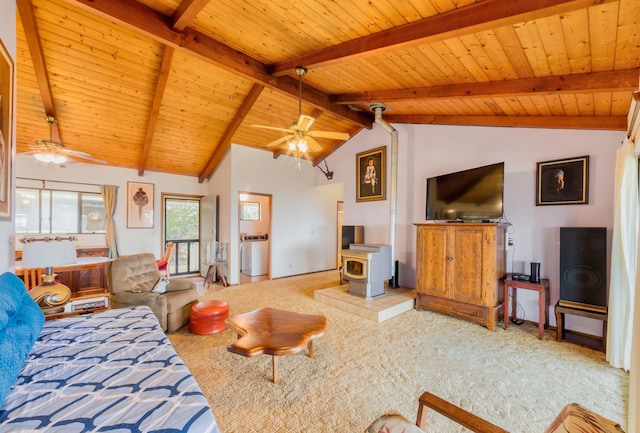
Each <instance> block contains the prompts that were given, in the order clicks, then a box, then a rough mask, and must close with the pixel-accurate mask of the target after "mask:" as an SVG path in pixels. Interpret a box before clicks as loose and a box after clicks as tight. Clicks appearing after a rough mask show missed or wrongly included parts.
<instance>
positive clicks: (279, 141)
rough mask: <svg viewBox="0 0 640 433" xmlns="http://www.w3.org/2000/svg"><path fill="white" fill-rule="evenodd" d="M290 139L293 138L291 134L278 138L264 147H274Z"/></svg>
mask: <svg viewBox="0 0 640 433" xmlns="http://www.w3.org/2000/svg"><path fill="white" fill-rule="evenodd" d="M292 137H294V135H292V134H289V135H285V136H284V137H280V138H278V139H277V140H274V141H272V142H271V143H269V144H267V145H266V147H275V146H277V145H278V144H280V143H284V142H285V141H287V140H290V139H291V138H292Z"/></svg>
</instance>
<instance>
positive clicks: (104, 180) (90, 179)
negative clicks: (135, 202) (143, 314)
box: [16, 155, 207, 257]
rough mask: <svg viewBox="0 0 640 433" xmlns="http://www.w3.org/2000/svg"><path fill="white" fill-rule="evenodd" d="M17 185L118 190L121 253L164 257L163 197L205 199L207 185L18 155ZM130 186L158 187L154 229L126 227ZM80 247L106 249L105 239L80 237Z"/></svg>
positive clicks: (119, 245)
mask: <svg viewBox="0 0 640 433" xmlns="http://www.w3.org/2000/svg"><path fill="white" fill-rule="evenodd" d="M16 176H17V177H18V179H16V185H17V186H36V187H42V183H41V182H35V185H34V181H29V180H24V179H21V178H35V179H43V180H47V181H49V182H47V184H46V185H47V187H48V188H51V189H56V188H60V189H65V188H66V189H69V188H71V189H74V190H91V191H93V192H99V190H98V187H97V186H92V185H81V184H80V185H77V186H75V187H74V186H73V185H67V184H62V183H56V182H55V181H64V182H78V183H88V184H95V185H99V184H106V185H117V186H118V197H117V202H116V212H115V215H114V220H115V222H116V232H117V236H118V252H119V253H120V255H121V256H123V255H129V254H137V253H140V252H149V253H153V254H155V255H156V257H160V256H161V255H162V253H163V252H164V247H163V245H162V215H161V203H160V197H161V194H162V193H168V194H191V195H205V194H206V192H207V186H206V184H199V183H198V179H197V178H195V177H188V176H177V175H170V174H162V173H155V172H146V173H145V174H144V176H142V177H140V176H138V171H137V170H131V169H124V168H117V167H105V166H101V165H97V164H85V163H72V164H68V165H67V166H66V167H60V166H56V165H54V164H46V163H43V162H39V161H37V160H36V159H35V158H33V157H32V156H28V155H18V156H17V157H16ZM127 182H143V183H151V184H153V185H154V200H155V206H154V215H153V219H154V222H153V228H151V229H129V228H127V224H126V212H127V204H126V192H127ZM79 244H80V245H83V246H86V245H105V241H104V235H85V236H79Z"/></svg>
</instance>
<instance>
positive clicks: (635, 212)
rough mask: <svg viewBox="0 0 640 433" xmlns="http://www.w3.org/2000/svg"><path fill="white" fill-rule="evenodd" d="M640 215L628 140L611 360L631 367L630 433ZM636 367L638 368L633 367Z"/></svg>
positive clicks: (616, 231) (619, 162)
mask: <svg viewBox="0 0 640 433" xmlns="http://www.w3.org/2000/svg"><path fill="white" fill-rule="evenodd" d="M639 216H640V204H639V197H638V157H637V155H636V153H635V144H634V143H633V141H630V140H628V139H626V140H625V142H624V144H623V145H622V147H621V148H620V149H619V150H618V152H617V157H616V179H615V191H614V216H613V240H612V245H611V280H610V284H609V317H608V328H607V360H608V361H609V363H610V364H611V365H612V366H614V367H618V368H623V369H624V370H626V371H629V370H631V374H630V378H629V381H630V383H629V417H628V421H629V425H628V430H627V431H628V433H640V429H639V428H638V426H637V424H638V418H637V416H638V415H637V410H636V404H637V401H638V391H637V389H636V388H637V387H638V374H639V372H638V371H637V370H638V363H639V362H640V359H638V353H639V351H640V347H638V344H639V341H640V331H638V332H636V335H634V334H633V329H634V322H635V324H636V329H638V328H637V325H638V323H640V318H639V317H637V316H638V314H634V310H635V311H638V310H636V309H635V307H636V304H640V299H636V298H638V297H637V296H635V295H636V292H637V289H636V287H637V281H638V280H639V279H640V275H638V273H637V269H638V264H639V260H638V259H639V254H638V253H639V247H640V242H639V235H640V233H639V230H638V227H639V222H638V217H639ZM634 316H636V317H634ZM632 354H633V355H632ZM632 366H634V367H635V368H633V369H632Z"/></svg>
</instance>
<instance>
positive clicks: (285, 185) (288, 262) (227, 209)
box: [209, 145, 343, 284]
mask: <svg viewBox="0 0 640 433" xmlns="http://www.w3.org/2000/svg"><path fill="white" fill-rule="evenodd" d="M295 165H296V161H295V159H294V158H291V157H288V156H280V157H279V158H278V159H273V155H272V154H271V153H270V152H264V151H260V150H256V149H252V148H249V147H245V146H238V145H232V146H231V149H230V152H229V153H228V154H227V155H226V157H225V160H224V161H223V164H221V167H219V168H218V169H217V170H216V172H215V173H214V175H213V176H212V178H211V181H210V187H209V193H210V194H215V193H220V194H221V203H222V201H223V200H222V198H224V202H225V204H224V208H223V205H222V204H221V215H222V213H225V214H228V215H229V221H225V222H228V224H229V228H230V231H229V233H228V234H227V233H225V238H224V239H223V238H222V237H221V239H220V240H221V241H223V242H229V278H230V282H231V284H235V283H237V282H238V277H239V236H240V235H239V229H238V193H239V192H240V191H243V192H249V193H257V194H271V195H272V201H271V231H270V237H269V248H270V258H271V260H270V266H271V277H272V278H281V277H286V276H290V275H297V274H304V273H309V272H317V271H322V270H327V269H335V268H336V257H337V248H338V246H337V236H336V233H337V203H338V201H339V200H341V199H342V195H343V190H342V185H340V184H332V185H325V186H316V185H315V182H314V170H315V169H314V168H313V167H312V166H311V164H310V163H309V162H308V161H304V160H303V161H301V164H300V169H299V170H298V169H297V168H296V166H295ZM228 174H230V176H231V187H230V190H228V191H226V187H222V188H220V187H218V186H217V183H221V184H225V180H224V177H225V176H227V175H228ZM222 222H223V221H222V216H221V227H222ZM220 231H221V232H222V228H221V230H220ZM226 236H228V237H226Z"/></svg>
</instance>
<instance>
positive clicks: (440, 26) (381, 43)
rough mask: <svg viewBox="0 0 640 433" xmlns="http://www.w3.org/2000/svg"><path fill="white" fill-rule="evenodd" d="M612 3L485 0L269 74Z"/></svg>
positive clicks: (321, 52)
mask: <svg viewBox="0 0 640 433" xmlns="http://www.w3.org/2000/svg"><path fill="white" fill-rule="evenodd" d="M612 1H615V0H527V1H522V0H484V1H481V2H477V3H473V4H471V5H469V6H465V7H461V8H459V9H454V10H452V11H450V12H445V13H442V14H439V15H435V16H432V17H429V18H425V19H422V20H420V21H414V22H412V23H408V24H405V25H403V26H398V27H393V28H390V29H388V30H384V31H381V32H378V33H375V34H372V35H370V36H365V37H361V38H358V39H354V40H351V41H348V42H345V43H343V44H339V45H334V46H332V47H327V48H324V49H321V50H318V51H315V52H313V53H308V54H304V55H302V56H298V57H296V58H293V59H289V60H285V61H282V62H278V63H275V64H273V65H270V66H269V73H271V74H273V75H275V76H279V75H282V74H284V73H286V72H288V71H291V70H293V69H295V67H296V66H300V65H302V66H304V67H306V68H307V69H313V68H319V67H322V66H330V65H335V64H337V63H339V62H341V61H344V60H346V59H355V58H360V57H364V56H371V55H377V54H382V53H386V52H390V51H393V50H397V49H400V48H406V47H410V46H414V45H417V44H427V43H433V42H437V41H443V40H445V39H450V38H454V37H458V36H463V35H468V34H472V33H476V32H481V31H485V30H490V29H494V28H497V27H503V26H508V25H513V24H517V23H521V22H524V21H531V20H536V19H539V18H543V17H547V16H551V15H557V14H562V13H567V12H571V11H575V10H578V9H584V8H587V7H589V6H594V5H600V4H603V3H609V2H612Z"/></svg>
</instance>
